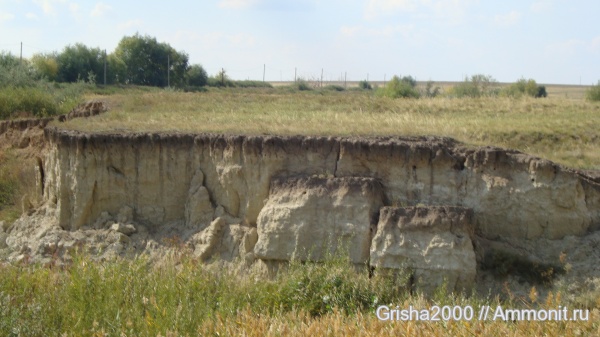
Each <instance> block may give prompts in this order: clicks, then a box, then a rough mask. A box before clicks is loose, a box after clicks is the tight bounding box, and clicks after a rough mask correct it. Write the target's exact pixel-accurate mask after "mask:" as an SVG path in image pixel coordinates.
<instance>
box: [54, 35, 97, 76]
mask: <svg viewBox="0 0 600 337" xmlns="http://www.w3.org/2000/svg"><path fill="white" fill-rule="evenodd" d="M56 62H57V63H58V76H57V79H58V81H60V82H77V81H79V80H86V79H88V78H93V77H95V78H98V79H100V78H101V76H102V74H103V72H104V52H103V51H102V50H100V48H88V47H87V46H85V45H84V44H82V43H76V44H75V45H73V46H71V45H69V46H67V47H65V48H64V49H63V51H62V52H61V53H60V54H58V55H57V57H56Z"/></svg>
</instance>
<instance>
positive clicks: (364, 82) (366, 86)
mask: <svg viewBox="0 0 600 337" xmlns="http://www.w3.org/2000/svg"><path fill="white" fill-rule="evenodd" d="M358 87H359V88H361V89H363V90H371V89H373V86H372V85H371V83H369V82H368V81H367V80H362V81H360V82H358Z"/></svg>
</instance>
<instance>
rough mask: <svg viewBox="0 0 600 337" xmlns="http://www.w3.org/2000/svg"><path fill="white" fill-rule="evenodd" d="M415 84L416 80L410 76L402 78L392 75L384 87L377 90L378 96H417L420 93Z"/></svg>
mask: <svg viewBox="0 0 600 337" xmlns="http://www.w3.org/2000/svg"><path fill="white" fill-rule="evenodd" d="M416 86H417V81H416V80H415V79H414V78H412V77H411V76H404V77H402V78H400V77H398V76H394V77H392V79H391V80H390V81H389V82H388V83H387V84H386V85H385V87H383V88H381V89H379V90H378V91H377V92H378V94H379V95H380V96H385V97H389V98H419V96H420V94H419V91H418V90H417V88H416Z"/></svg>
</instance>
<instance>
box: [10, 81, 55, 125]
mask: <svg viewBox="0 0 600 337" xmlns="http://www.w3.org/2000/svg"><path fill="white" fill-rule="evenodd" d="M19 112H27V113H31V114H33V115H34V116H36V117H46V116H52V115H56V114H58V113H59V107H58V104H57V103H56V102H55V100H54V98H53V97H52V95H51V94H49V93H47V92H45V91H43V90H41V89H39V88H33V87H27V88H16V87H7V88H3V89H0V119H6V118H9V117H11V116H12V115H13V114H15V113H19Z"/></svg>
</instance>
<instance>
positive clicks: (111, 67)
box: [101, 53, 127, 84]
mask: <svg viewBox="0 0 600 337" xmlns="http://www.w3.org/2000/svg"><path fill="white" fill-rule="evenodd" d="M101 78H102V82H103V81H104V74H103V75H102V77H101ZM126 78H127V65H126V64H125V62H124V61H123V60H121V58H119V57H118V56H117V55H115V54H114V53H113V54H109V55H107V56H106V84H118V83H122V84H124V83H125V80H126Z"/></svg>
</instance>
